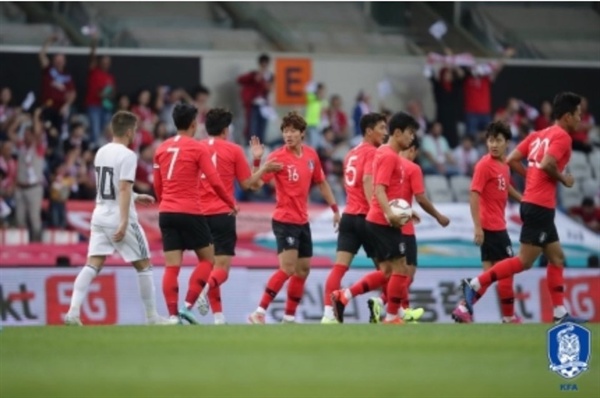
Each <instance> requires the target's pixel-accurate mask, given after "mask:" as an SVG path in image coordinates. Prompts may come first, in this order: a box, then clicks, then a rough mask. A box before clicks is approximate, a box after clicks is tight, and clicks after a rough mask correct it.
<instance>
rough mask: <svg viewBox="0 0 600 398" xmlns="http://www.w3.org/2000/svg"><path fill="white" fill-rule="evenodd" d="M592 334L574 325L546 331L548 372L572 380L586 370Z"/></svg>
mask: <svg viewBox="0 0 600 398" xmlns="http://www.w3.org/2000/svg"><path fill="white" fill-rule="evenodd" d="M591 345H592V333H591V332H590V331H589V329H586V328H585V327H583V326H581V325H578V324H576V323H563V324H560V325H556V326H555V327H553V328H552V329H550V330H548V360H549V361H550V370H551V371H553V372H556V373H557V374H558V375H559V376H561V377H564V378H565V379H573V378H575V377H577V376H579V375H580V374H581V373H582V372H584V371H586V370H588V368H589V362H590V353H591V351H592V350H591V348H592V347H591Z"/></svg>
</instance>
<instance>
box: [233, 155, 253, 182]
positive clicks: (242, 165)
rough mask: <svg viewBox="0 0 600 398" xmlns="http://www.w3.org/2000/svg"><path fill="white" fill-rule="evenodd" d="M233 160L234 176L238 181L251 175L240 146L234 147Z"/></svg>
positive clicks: (244, 179)
mask: <svg viewBox="0 0 600 398" xmlns="http://www.w3.org/2000/svg"><path fill="white" fill-rule="evenodd" d="M234 162H235V177H236V178H237V180H238V182H242V181H246V180H247V179H248V178H250V176H252V172H251V171H250V165H248V161H247V160H246V155H244V151H243V150H242V148H241V147H236V152H235V160H234Z"/></svg>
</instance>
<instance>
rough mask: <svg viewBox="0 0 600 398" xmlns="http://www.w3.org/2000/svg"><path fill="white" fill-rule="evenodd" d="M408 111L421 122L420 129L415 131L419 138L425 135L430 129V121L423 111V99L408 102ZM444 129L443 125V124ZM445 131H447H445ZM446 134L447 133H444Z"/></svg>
mask: <svg viewBox="0 0 600 398" xmlns="http://www.w3.org/2000/svg"><path fill="white" fill-rule="evenodd" d="M406 112H407V113H408V114H409V115H411V116H412V117H413V118H414V119H415V120H416V121H417V123H419V130H417V131H416V132H415V134H416V135H417V137H418V138H419V139H421V138H423V137H424V136H425V133H427V130H428V129H429V125H430V123H429V121H427V118H426V117H425V113H424V112H423V106H422V105H421V101H419V100H410V101H408V104H406ZM440 125H441V122H440ZM442 129H443V125H442ZM444 133H445V132H444ZM444 136H445V134H444Z"/></svg>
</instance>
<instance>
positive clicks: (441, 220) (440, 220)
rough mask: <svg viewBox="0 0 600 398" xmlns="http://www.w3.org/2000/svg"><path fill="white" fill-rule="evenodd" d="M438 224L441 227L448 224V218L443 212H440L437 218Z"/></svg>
mask: <svg viewBox="0 0 600 398" xmlns="http://www.w3.org/2000/svg"><path fill="white" fill-rule="evenodd" d="M437 222H438V224H440V225H441V226H442V227H447V226H448V225H449V224H450V219H449V218H448V217H446V216H445V215H443V214H440V215H439V216H438V218H437Z"/></svg>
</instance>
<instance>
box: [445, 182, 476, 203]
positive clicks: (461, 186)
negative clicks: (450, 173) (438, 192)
mask: <svg viewBox="0 0 600 398" xmlns="http://www.w3.org/2000/svg"><path fill="white" fill-rule="evenodd" d="M450 187H451V188H452V192H453V193H454V200H456V201H457V202H468V201H469V195H470V192H471V178H470V177H467V176H454V177H452V179H451V180H450Z"/></svg>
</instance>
